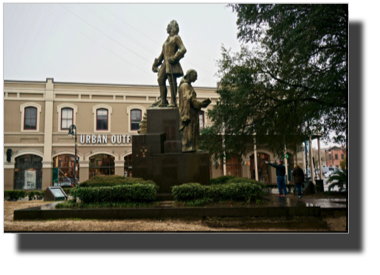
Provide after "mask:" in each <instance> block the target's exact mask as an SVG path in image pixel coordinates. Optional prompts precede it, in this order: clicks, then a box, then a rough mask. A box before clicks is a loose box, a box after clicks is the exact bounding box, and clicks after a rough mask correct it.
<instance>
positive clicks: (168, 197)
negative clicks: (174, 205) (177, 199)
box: [156, 193, 174, 201]
mask: <svg viewBox="0 0 380 275" xmlns="http://www.w3.org/2000/svg"><path fill="white" fill-rule="evenodd" d="M156 200H157V201H174V196H173V194H172V193H157V194H156Z"/></svg>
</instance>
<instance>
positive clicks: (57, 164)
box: [53, 155, 79, 186]
mask: <svg viewBox="0 0 380 275" xmlns="http://www.w3.org/2000/svg"><path fill="white" fill-rule="evenodd" d="M74 165H75V157H74V155H59V156H56V157H55V158H54V160H53V168H54V169H53V184H54V185H58V186H64V185H69V186H71V182H72V181H73V179H74ZM76 178H77V180H78V179H79V165H78V164H77V175H76Z"/></svg>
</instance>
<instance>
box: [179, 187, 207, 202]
mask: <svg viewBox="0 0 380 275" xmlns="http://www.w3.org/2000/svg"><path fill="white" fill-rule="evenodd" d="M207 188H208V186H207V185H201V184H199V183H185V184H182V185H176V186H173V187H172V193H173V196H174V199H175V200H178V201H189V200H196V199H202V198H204V197H205V193H206V189H207Z"/></svg>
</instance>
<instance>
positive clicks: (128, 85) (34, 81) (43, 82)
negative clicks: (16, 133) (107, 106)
mask: <svg viewBox="0 0 380 275" xmlns="http://www.w3.org/2000/svg"><path fill="white" fill-rule="evenodd" d="M48 79H52V80H53V83H54V84H60V85H85V86H118V87H122V86H126V87H152V88H153V87H158V84H157V85H151V84H116V83H88V82H61V81H59V82H55V81H54V78H52V77H48V78H46V81H37V80H6V79H4V84H5V83H7V82H8V83H24V84H27V83H34V84H45V83H46V82H47V80H48ZM194 87H195V88H200V89H210V90H211V89H212V90H216V89H217V87H216V86H215V87H202V86H195V85H194Z"/></svg>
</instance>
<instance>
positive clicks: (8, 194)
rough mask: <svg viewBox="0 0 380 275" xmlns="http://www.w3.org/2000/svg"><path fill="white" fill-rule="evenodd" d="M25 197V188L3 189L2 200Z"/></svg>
mask: <svg viewBox="0 0 380 275" xmlns="http://www.w3.org/2000/svg"><path fill="white" fill-rule="evenodd" d="M25 197H26V192H25V190H4V200H16V201H17V200H18V199H23V198H25Z"/></svg>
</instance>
